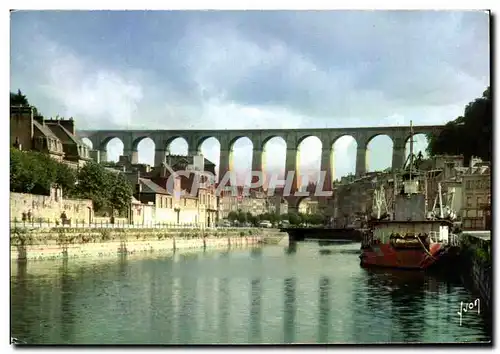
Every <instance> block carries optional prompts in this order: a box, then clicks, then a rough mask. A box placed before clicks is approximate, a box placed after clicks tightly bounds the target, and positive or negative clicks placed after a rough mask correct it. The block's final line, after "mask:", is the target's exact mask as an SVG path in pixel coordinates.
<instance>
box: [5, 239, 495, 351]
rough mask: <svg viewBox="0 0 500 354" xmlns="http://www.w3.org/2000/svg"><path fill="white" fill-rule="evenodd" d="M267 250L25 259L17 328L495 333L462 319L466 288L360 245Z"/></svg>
mask: <svg viewBox="0 0 500 354" xmlns="http://www.w3.org/2000/svg"><path fill="white" fill-rule="evenodd" d="M268 247H269V249H268V250H264V252H263V251H262V249H251V250H249V251H247V252H245V251H242V250H241V249H240V250H236V251H232V252H222V253H220V256H222V257H224V258H222V259H221V258H220V257H218V256H217V253H214V252H207V253H205V254H204V253H197V254H196V253H194V254H193V253H191V254H177V255H176V256H175V257H156V258H155V257H153V256H149V257H150V258H145V259H142V258H139V257H133V256H124V257H118V258H116V259H112V260H110V261H107V262H104V261H97V262H87V263H85V262H83V261H82V262H80V261H78V262H77V261H74V260H67V261H64V262H63V261H58V262H52V263H50V262H49V263H42V262H35V263H28V265H26V264H23V263H20V264H18V265H17V267H16V268H15V269H13V271H12V273H11V321H12V327H11V328H12V329H11V333H12V336H13V337H17V338H19V339H21V340H24V341H26V342H27V343H30V344H36V343H46V344H48V343H75V344H88V343H95V344H103V343H137V344H164V343H179V344H217V343H245V342H248V343H261V342H266V343H276V344H279V343H297V342H311V341H312V342H317V343H329V342H330V343H332V342H336V343H339V342H347V343H380V342H391V341H393V342H394V341H396V342H417V341H418V342H435V341H441V342H442V341H448V342H453V341H459V340H469V341H475V340H479V339H482V340H484V339H488V338H490V337H491V334H490V333H491V332H490V330H491V329H490V328H489V327H488V326H487V325H486V322H485V320H484V319H483V318H482V317H481V316H473V315H472V314H469V315H468V316H467V317H464V320H465V321H466V323H467V325H466V326H462V327H460V326H459V325H458V317H457V316H455V315H454V314H455V313H456V306H458V304H459V303H460V301H462V300H463V301H467V300H470V299H471V298H473V296H475V295H474V294H471V293H470V292H468V291H467V290H466V289H464V288H463V287H461V286H460V285H459V284H455V283H449V282H447V281H446V279H442V278H437V277H433V276H427V275H424V274H421V273H418V272H394V271H388V270H365V269H362V268H360V267H359V259H358V258H357V254H355V250H356V249H358V250H359V246H357V248H356V245H354V246H352V247H351V246H349V245H347V246H346V245H339V246H335V245H331V246H329V247H328V250H331V251H332V253H331V254H330V255H329V256H325V257H318V252H319V247H315V245H314V244H312V243H309V244H301V243H298V244H294V245H292V246H291V247H288V248H285V250H286V253H284V251H283V248H282V247H278V246H276V247H274V246H268ZM299 248H300V250H299ZM287 254H294V256H287ZM256 259H258V261H256ZM99 262H100V263H99ZM47 264H48V265H47ZM44 267H45V270H43V269H42V268H44ZM207 267H210V268H211V271H210V272H205V269H206V268H207ZM282 306H283V308H282Z"/></svg>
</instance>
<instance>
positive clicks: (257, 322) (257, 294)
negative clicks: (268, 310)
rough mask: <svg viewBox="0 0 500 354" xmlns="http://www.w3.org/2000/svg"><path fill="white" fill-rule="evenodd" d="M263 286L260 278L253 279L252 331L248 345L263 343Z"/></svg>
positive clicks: (251, 290) (251, 300)
mask: <svg viewBox="0 0 500 354" xmlns="http://www.w3.org/2000/svg"><path fill="white" fill-rule="evenodd" d="M261 301H262V284H261V280H260V278H256V279H252V282H251V288H250V331H249V335H248V343H260V342H261V321H262V313H261V311H262V304H261Z"/></svg>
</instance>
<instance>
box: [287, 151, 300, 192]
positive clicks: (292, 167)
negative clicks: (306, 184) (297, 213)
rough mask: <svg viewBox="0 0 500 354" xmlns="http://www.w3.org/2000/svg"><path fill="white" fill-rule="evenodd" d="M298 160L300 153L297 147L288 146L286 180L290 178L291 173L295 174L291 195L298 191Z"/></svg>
mask: <svg viewBox="0 0 500 354" xmlns="http://www.w3.org/2000/svg"><path fill="white" fill-rule="evenodd" d="M297 160H298V151H297V147H294V146H288V145H287V149H286V163H285V180H286V179H287V177H288V173H289V172H293V180H292V188H291V189H290V193H291V194H292V193H295V192H296V191H297V190H298V187H299V186H298V178H297V177H298V176H297Z"/></svg>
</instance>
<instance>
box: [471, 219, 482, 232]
mask: <svg viewBox="0 0 500 354" xmlns="http://www.w3.org/2000/svg"><path fill="white" fill-rule="evenodd" d="M472 228H473V229H475V230H481V229H483V220H482V219H475V220H472Z"/></svg>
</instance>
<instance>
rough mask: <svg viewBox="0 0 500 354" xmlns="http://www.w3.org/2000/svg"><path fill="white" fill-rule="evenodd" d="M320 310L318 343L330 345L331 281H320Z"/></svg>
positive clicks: (321, 279)
mask: <svg viewBox="0 0 500 354" xmlns="http://www.w3.org/2000/svg"><path fill="white" fill-rule="evenodd" d="M318 288H319V291H318V292H319V301H318V304H319V308H318V314H319V316H318V317H319V319H318V324H319V326H318V343H328V328H329V327H330V297H329V293H330V279H329V278H328V277H324V276H323V277H321V278H320V279H319V284H318Z"/></svg>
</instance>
